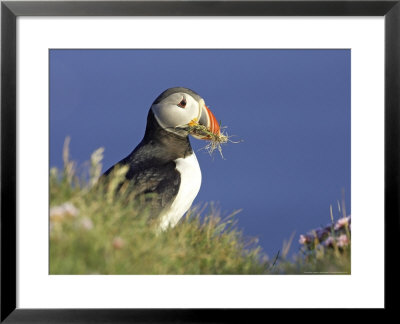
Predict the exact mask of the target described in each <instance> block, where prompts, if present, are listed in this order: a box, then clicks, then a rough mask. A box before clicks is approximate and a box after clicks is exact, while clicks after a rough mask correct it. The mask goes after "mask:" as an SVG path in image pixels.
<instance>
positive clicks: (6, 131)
mask: <svg viewBox="0 0 400 324" xmlns="http://www.w3.org/2000/svg"><path fill="white" fill-rule="evenodd" d="M19 16H384V17H385V309H386V310H389V309H393V308H394V307H396V305H395V299H394V297H393V299H391V298H390V296H391V295H393V296H394V294H392V293H393V292H395V290H396V286H397V285H396V283H398V274H397V273H396V271H395V270H396V268H393V267H391V266H390V263H391V260H392V259H393V258H396V256H398V250H397V246H398V244H396V243H395V239H396V238H398V237H399V233H400V218H399V214H400V202H399V201H400V199H399V198H400V191H399V183H400V172H399V165H400V141H399V140H400V134H399V131H400V127H399V125H400V0H392V1H386V0H381V1H368V0H365V1H354V0H353V1H335V0H325V1H324V0H311V1H294V0H291V1H286V0H281V1H277V0H259V1H115V2H113V1H2V2H1V318H0V321H1V322H4V323H31V322H37V323H89V322H101V323H128V322H129V323H130V322H234V321H236V320H237V319H238V318H239V316H240V315H246V316H250V317H249V318H259V317H261V316H263V315H264V316H265V310H260V309H258V310H255V309H253V310H244V309H242V310H239V309H235V310H228V309H214V310H210V309H208V310H195V309H147V310H146V309H96V310H94V309H18V308H16V299H17V295H16V270H17V268H16V189H17V188H16V162H17V160H16V131H17V130H16V113H17V111H16V37H17V31H16V19H17V17H19ZM372 153H373V152H372ZM366 185H368V184H366ZM371 266H373V265H371Z"/></svg>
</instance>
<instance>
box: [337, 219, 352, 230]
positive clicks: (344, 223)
mask: <svg viewBox="0 0 400 324" xmlns="http://www.w3.org/2000/svg"><path fill="white" fill-rule="evenodd" d="M349 223H350V217H343V218H340V219H339V220H338V221H337V223H336V224H335V230H338V229H341V228H342V227H344V226H347V225H349Z"/></svg>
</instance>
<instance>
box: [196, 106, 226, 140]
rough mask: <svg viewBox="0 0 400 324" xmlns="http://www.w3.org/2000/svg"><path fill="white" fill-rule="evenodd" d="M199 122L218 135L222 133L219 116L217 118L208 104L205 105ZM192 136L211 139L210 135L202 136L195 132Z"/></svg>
mask: <svg viewBox="0 0 400 324" xmlns="http://www.w3.org/2000/svg"><path fill="white" fill-rule="evenodd" d="M198 123H199V124H200V125H203V126H206V127H207V129H208V130H209V131H210V132H211V133H214V134H216V135H219V134H220V128H219V124H218V121H217V118H215V116H214V114H213V113H212V112H211V110H210V109H209V108H208V107H207V106H206V105H203V108H202V110H201V114H200V119H199V121H198ZM192 136H194V137H196V138H198V139H203V140H209V139H211V137H210V136H200V135H195V134H192Z"/></svg>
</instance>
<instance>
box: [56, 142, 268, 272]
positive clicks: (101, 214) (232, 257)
mask: <svg viewBox="0 0 400 324" xmlns="http://www.w3.org/2000/svg"><path fill="white" fill-rule="evenodd" d="M102 152H103V151H102V150H97V151H96V152H95V153H94V154H93V155H92V158H91V168H90V170H89V180H87V177H86V178H85V177H79V176H78V175H77V174H76V173H75V171H74V170H75V169H74V168H70V167H68V166H69V165H71V163H70V161H69V160H68V149H67V148H64V157H65V159H64V163H65V166H66V167H65V168H64V170H61V171H60V170H57V169H55V168H52V169H51V171H50V274H265V273H268V268H269V264H268V261H267V258H266V256H265V255H264V254H263V253H262V251H261V248H260V247H259V246H255V245H254V244H252V242H251V241H250V240H248V239H245V238H244V236H243V234H242V232H241V231H239V230H238V229H237V227H236V223H235V220H234V216H235V213H233V214H231V215H229V216H227V217H222V216H221V213H220V211H219V209H218V208H216V207H215V206H214V205H212V204H211V205H209V206H204V207H203V208H199V207H197V208H196V207H195V208H192V209H191V210H190V211H189V212H188V213H187V215H186V216H185V217H184V219H183V220H181V222H180V223H179V224H178V225H177V226H175V227H174V228H169V229H168V230H166V231H164V232H161V233H160V232H158V231H157V225H158V224H157V222H149V219H148V214H147V211H146V209H144V208H142V207H141V206H140V200H137V199H126V198H127V197H126V196H124V195H119V194H116V192H118V191H116V188H117V187H118V184H119V183H120V182H121V180H122V179H123V177H124V170H118V171H117V172H115V174H114V177H113V178H112V179H111V181H108V182H104V183H103V182H102V181H97V179H98V177H99V175H100V172H99V170H100V169H101V165H100V163H101V162H100V161H101V157H102ZM125 171H126V170H125ZM82 178H84V179H86V180H82Z"/></svg>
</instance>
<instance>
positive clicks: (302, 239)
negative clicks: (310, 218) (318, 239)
mask: <svg viewBox="0 0 400 324" xmlns="http://www.w3.org/2000/svg"><path fill="white" fill-rule="evenodd" d="M310 241H311V239H310V237H309V236H307V235H303V234H302V235H300V239H299V243H300V244H307V243H310Z"/></svg>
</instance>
